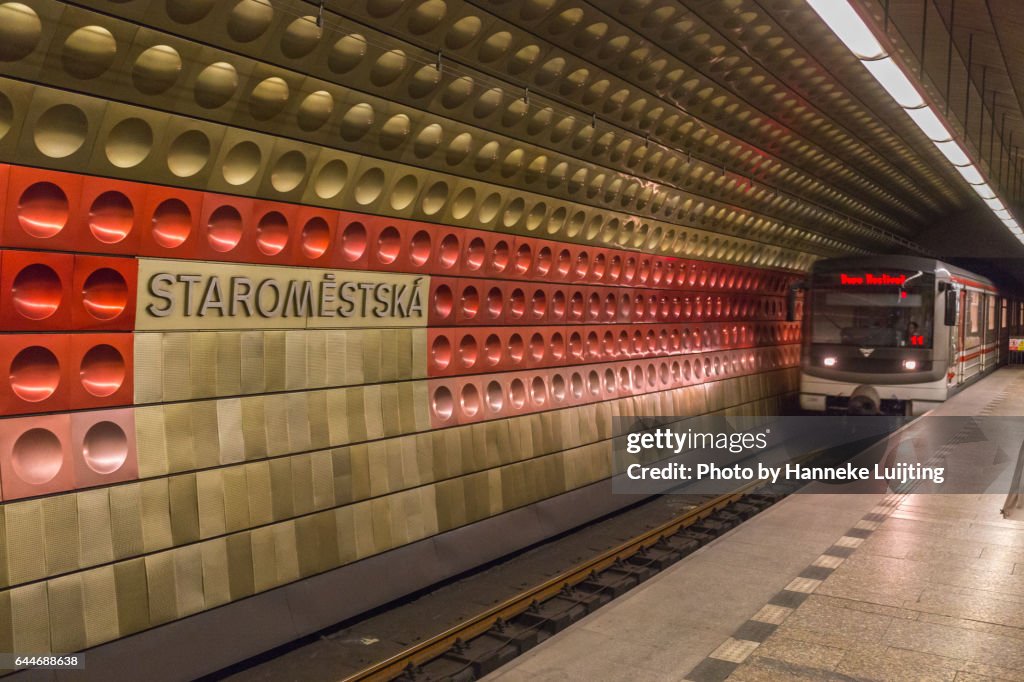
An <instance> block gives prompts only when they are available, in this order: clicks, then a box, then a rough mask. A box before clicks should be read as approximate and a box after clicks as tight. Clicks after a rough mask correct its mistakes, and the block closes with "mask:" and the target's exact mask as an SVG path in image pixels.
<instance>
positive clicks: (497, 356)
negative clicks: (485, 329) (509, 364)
mask: <svg viewBox="0 0 1024 682" xmlns="http://www.w3.org/2000/svg"><path fill="white" fill-rule="evenodd" d="M484 360H486V361H487V364H488V365H489V366H491V367H493V366H494V365H496V364H498V363H499V362H501V339H500V338H499V337H498V335H497V334H489V335H488V336H487V339H486V340H485V341H484Z"/></svg>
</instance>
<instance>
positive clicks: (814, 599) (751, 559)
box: [487, 369, 1024, 682]
mask: <svg viewBox="0 0 1024 682" xmlns="http://www.w3.org/2000/svg"><path fill="white" fill-rule="evenodd" d="M1022 394H1024V372H1022V371H1019V370H1014V369H1005V370H1001V371H999V372H997V373H995V374H993V375H992V376H990V377H988V378H986V379H984V380H983V381H981V382H979V383H977V384H976V385H974V386H972V387H969V388H967V389H965V390H964V391H963V392H961V393H960V394H958V395H957V396H955V397H954V398H953V399H951V400H949V401H947V402H946V403H945V404H944V405H942V406H941V407H940V408H938V409H937V410H936V411H935V412H934V413H933V416H978V415H985V416H1020V415H1022V414H1024V410H1022V407H1021V404H1020V402H1019V400H1018V399H1017V397H1018V396H1020V395H1022ZM949 423H951V424H952V423H955V422H954V421H953V420H950V422H949ZM961 423H962V422H961ZM951 431H955V432H951V433H946V434H941V435H940V436H939V437H940V438H942V439H944V440H945V444H944V445H943V446H942V447H941V448H938V449H937V450H936V452H937V453H941V456H943V457H945V458H946V459H947V461H948V462H949V463H950V464H951V465H952V466H956V465H957V464H958V463H959V464H964V463H966V464H968V465H970V464H971V463H972V462H978V464H979V466H978V468H979V469H982V468H984V469H985V470H986V471H990V470H991V471H995V470H996V469H998V472H997V474H993V475H992V479H993V480H995V478H997V477H999V476H1002V475H1004V474H1005V470H1007V469H1012V467H1013V464H1014V462H1013V461H1007V460H1008V459H1012V458H1007V457H1002V456H997V457H994V458H989V457H988V454H989V453H985V452H983V450H984V449H985V448H986V447H988V448H994V449H996V450H998V449H999V447H1000V446H999V445H998V444H993V443H992V442H989V441H985V443H986V444H982V443H981V441H982V440H983V439H972V438H970V437H969V436H965V434H964V433H963V429H959V428H958V429H951ZM1004 449H1006V448H1004ZM997 454H999V453H997ZM1012 454H1013V456H1014V458H1015V457H1016V454H1017V451H1016V450H1015V449H1014V450H1013V452H1012ZM990 459H991V460H992V461H994V462H995V464H992V462H991V461H990ZM982 465H984V467H983V466H982ZM1005 497H1006V496H1005V492H1004V493H1003V494H997V493H995V492H993V493H991V494H970V495H950V494H916V493H913V492H912V491H911V492H909V493H888V494H882V493H878V494H859V495H836V494H797V495H793V496H791V497H789V498H787V499H785V500H784V501H782V502H781V503H779V504H777V505H776V506H774V507H772V508H771V509H769V510H767V511H765V512H763V513H762V514H759V515H758V516H756V517H755V518H753V519H752V520H750V521H747V522H746V523H744V524H742V525H741V526H739V527H738V528H737V529H735V530H733V531H732V532H730V533H728V534H726V535H724V536H722V537H721V538H719V539H717V540H716V541H714V542H712V543H711V544H709V545H707V546H706V547H704V548H702V549H701V550H699V551H697V552H695V553H694V554H692V555H690V556H689V557H687V558H685V559H684V560H682V561H681V562H679V563H678V564H676V565H675V566H673V567H671V568H670V569H668V570H666V571H664V572H663V573H661V574H659V575H658V576H656V577H654V578H653V579H651V580H650V581H648V582H646V583H645V584H643V585H641V586H640V587H638V588H637V589H635V590H633V591H632V592H630V593H629V594H627V595H625V596H624V597H622V598H620V599H618V600H616V601H614V602H613V603H611V604H609V605H608V606H606V607H604V608H602V609H600V610H599V611H597V612H595V613H593V614H591V615H590V616H588V617H587V618H585V619H583V620H582V621H580V622H579V623H577V624H575V625H573V626H572V627H570V628H569V629H568V630H566V631H565V632H563V633H560V634H558V635H556V636H554V637H553V638H551V639H550V640H548V641H547V642H545V643H544V644H542V645H540V646H538V647H537V648H536V649H534V650H532V651H530V652H528V653H526V654H525V655H523V656H521V657H520V658H518V659H516V660H515V661H514V662H512V663H511V664H510V665H508V666H506V667H505V668H502V669H501V670H499V671H497V672H496V673H494V674H492V675H491V676H489V677H488V678H487V679H488V680H494V681H497V680H500V681H501V682H516V681H518V680H527V679H529V680H583V679H585V680H633V679H643V680H692V681H693V682H707V681H711V680H723V679H726V678H728V679H733V680H776V679H801V680H821V679H828V680H853V679H857V680H861V679H872V680H891V679H915V680H931V679H935V680H958V681H959V680H971V681H975V680H988V679H1006V680H1024V523H1021V522H1017V521H1008V520H1004V519H1003V517H1002V515H1001V513H1000V509H1001V505H1002V504H1003V502H1004V500H1005Z"/></svg>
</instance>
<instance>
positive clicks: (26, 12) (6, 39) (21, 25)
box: [0, 2, 43, 62]
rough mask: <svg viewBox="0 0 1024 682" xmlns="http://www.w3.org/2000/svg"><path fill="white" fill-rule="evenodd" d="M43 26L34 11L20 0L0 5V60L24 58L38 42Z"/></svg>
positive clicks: (13, 60)
mask: <svg viewBox="0 0 1024 682" xmlns="http://www.w3.org/2000/svg"><path fill="white" fill-rule="evenodd" d="M42 30H43V26H42V23H41V22H40V21H39V16H38V15H37V14H36V13H35V11H34V10H33V9H32V8H31V7H29V6H27V5H24V4H22V3H20V2H5V3H4V4H2V5H0V61H4V62H16V61H18V60H20V59H24V58H25V57H27V56H28V55H29V54H31V52H32V50H34V49H36V45H38V44H39V38H40V35H41V34H42Z"/></svg>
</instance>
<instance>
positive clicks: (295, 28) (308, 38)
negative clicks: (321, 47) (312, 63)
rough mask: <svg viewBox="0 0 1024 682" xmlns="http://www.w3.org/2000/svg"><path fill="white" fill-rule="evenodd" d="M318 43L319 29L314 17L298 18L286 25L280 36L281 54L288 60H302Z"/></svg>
mask: <svg viewBox="0 0 1024 682" xmlns="http://www.w3.org/2000/svg"><path fill="white" fill-rule="evenodd" d="M318 42H320V27H319V26H317V25H316V17H312V16H305V17H299V18H298V19H296V20H294V21H293V22H292V23H290V24H288V28H286V29H285V31H284V35H283V36H281V53H282V54H283V55H284V56H285V57H288V58H290V59H302V58H303V57H305V56H306V55H308V54H309V53H310V52H312V51H313V49H314V48H315V47H316V44H317V43H318Z"/></svg>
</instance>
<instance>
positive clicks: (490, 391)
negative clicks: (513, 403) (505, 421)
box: [487, 381, 505, 412]
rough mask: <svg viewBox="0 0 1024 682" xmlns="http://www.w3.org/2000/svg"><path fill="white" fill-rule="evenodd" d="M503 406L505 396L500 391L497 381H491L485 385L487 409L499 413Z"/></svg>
mask: <svg viewBox="0 0 1024 682" xmlns="http://www.w3.org/2000/svg"><path fill="white" fill-rule="evenodd" d="M504 406H505V395H504V391H502V389H501V384H499V383H498V382H497V381H491V382H488V384H487V407H489V408H490V409H491V410H492V411H493V412H500V411H501V408H503V407H504Z"/></svg>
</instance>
